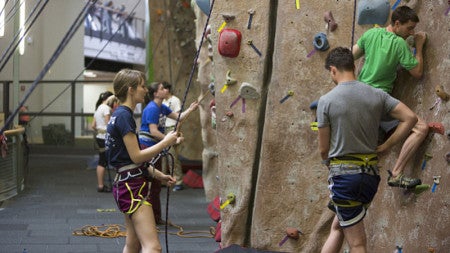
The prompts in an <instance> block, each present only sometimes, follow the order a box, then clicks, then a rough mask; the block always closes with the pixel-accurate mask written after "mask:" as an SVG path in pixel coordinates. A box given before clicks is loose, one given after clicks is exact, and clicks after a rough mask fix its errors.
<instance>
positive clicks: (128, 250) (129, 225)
mask: <svg viewBox="0 0 450 253" xmlns="http://www.w3.org/2000/svg"><path fill="white" fill-rule="evenodd" d="M125 226H126V229H127V237H126V239H125V246H124V247H123V253H139V250H141V244H140V243H139V239H138V236H137V234H136V232H135V231H134V226H133V222H132V221H131V219H130V216H128V214H125Z"/></svg>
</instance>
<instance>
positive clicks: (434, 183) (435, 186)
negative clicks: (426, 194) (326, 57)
mask: <svg viewBox="0 0 450 253" xmlns="http://www.w3.org/2000/svg"><path fill="white" fill-rule="evenodd" d="M440 179H441V176H434V177H433V186H432V187H431V192H436V188H437V186H438V185H439V181H440Z"/></svg>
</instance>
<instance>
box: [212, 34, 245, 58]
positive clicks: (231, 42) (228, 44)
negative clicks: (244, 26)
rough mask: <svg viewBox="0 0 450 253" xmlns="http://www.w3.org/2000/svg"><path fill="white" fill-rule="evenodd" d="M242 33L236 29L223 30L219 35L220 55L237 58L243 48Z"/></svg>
mask: <svg viewBox="0 0 450 253" xmlns="http://www.w3.org/2000/svg"><path fill="white" fill-rule="evenodd" d="M241 38H242V35H241V32H239V31H238V30H235V29H223V30H222V31H221V32H220V35H219V43H218V48H219V54H220V55H222V56H225V57H230V58H235V57H237V56H238V55H239V51H240V48H241Z"/></svg>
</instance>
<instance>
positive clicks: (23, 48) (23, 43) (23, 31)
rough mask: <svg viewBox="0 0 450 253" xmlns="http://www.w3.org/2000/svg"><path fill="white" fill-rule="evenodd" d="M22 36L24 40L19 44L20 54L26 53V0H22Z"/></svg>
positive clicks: (20, 22)
mask: <svg viewBox="0 0 450 253" xmlns="http://www.w3.org/2000/svg"><path fill="white" fill-rule="evenodd" d="M19 16H20V21H19V24H20V34H19V36H20V38H22V40H21V41H20V44H19V54H20V55H23V53H25V38H24V37H25V36H24V35H25V0H20V15H19Z"/></svg>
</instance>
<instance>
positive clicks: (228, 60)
mask: <svg viewBox="0 0 450 253" xmlns="http://www.w3.org/2000/svg"><path fill="white" fill-rule="evenodd" d="M194 2H195V1H192V3H194ZM211 2H212V1H211ZM354 2H355V1H350V0H323V1H298V3H299V6H296V1H294V0H292V1H276V0H273V1H237V0H221V1H215V4H214V6H213V10H212V13H211V20H210V23H209V24H210V26H211V34H210V36H209V38H210V48H209V50H210V51H212V55H213V58H212V59H213V60H212V61H211V58H210V57H208V54H207V53H206V52H207V50H208V46H207V44H205V45H204V47H203V48H204V51H203V53H202V55H201V57H200V60H199V65H198V69H199V76H198V81H199V82H200V84H201V87H202V88H201V90H202V92H207V86H208V84H209V83H210V82H211V81H213V82H214V84H215V103H216V114H217V118H216V128H215V129H211V127H210V126H209V124H208V122H209V117H210V116H211V113H210V112H209V111H208V108H207V106H208V105H206V104H204V105H203V110H202V111H201V118H202V122H203V125H202V126H203V130H202V131H203V135H202V137H203V143H204V144H205V143H206V144H207V145H206V146H207V152H206V153H208V154H210V156H207V157H206V158H208V159H209V162H210V165H211V166H209V167H206V168H205V167H204V170H206V171H207V173H208V174H209V175H210V176H209V177H208V178H204V180H205V185H207V187H206V189H205V190H206V191H207V192H209V195H207V196H208V197H209V199H211V196H212V195H213V193H215V192H218V194H219V195H220V196H221V197H222V200H223V201H225V200H226V197H227V195H229V194H234V195H235V196H236V198H235V203H234V204H230V205H228V206H226V207H225V208H224V209H223V210H222V212H221V215H222V246H224V247H226V246H228V245H231V244H239V245H242V246H246V247H251V248H256V249H261V250H271V251H280V252H308V253H309V252H319V251H320V248H321V246H322V245H323V242H324V241H325V239H326V237H327V235H328V231H329V226H330V222H331V220H332V218H333V213H332V212H330V211H329V210H328V209H327V207H326V204H327V202H328V191H327V170H326V168H324V167H323V166H321V165H320V156H319V153H318V150H317V135H316V132H314V131H312V130H311V129H310V122H312V121H313V120H314V115H313V113H312V112H311V111H310V109H309V105H310V103H311V102H313V101H314V100H317V99H318V98H319V97H320V96H321V95H323V94H325V93H326V92H328V91H329V90H330V89H332V88H333V86H334V84H333V83H332V82H331V79H330V77H329V74H328V72H327V71H326V70H325V69H324V67H323V65H324V59H325V57H326V54H327V52H321V51H314V47H313V37H314V36H315V35H316V34H317V33H319V32H322V33H324V34H326V35H327V38H328V42H329V44H330V47H331V48H333V47H336V46H345V47H350V46H351V45H352V42H353V43H354V42H356V40H357V39H358V38H359V37H360V36H361V35H362V33H363V32H364V31H366V30H367V29H369V28H371V27H372V25H358V24H356V25H355V27H354V29H353V10H354ZM358 2H359V1H358ZM396 2H397V1H393V0H391V1H390V4H391V6H392V5H394V4H395V3H396ZM413 2H414V3H413ZM399 3H400V5H401V4H414V5H415V6H413V7H414V8H415V10H416V11H417V12H418V14H419V17H420V18H421V22H420V23H419V24H418V26H417V28H416V30H423V31H426V32H427V33H428V37H429V39H428V42H427V45H426V49H425V53H424V61H425V70H424V77H423V78H422V79H421V80H415V79H413V78H412V77H410V76H409V75H408V73H406V72H404V71H402V70H399V79H398V83H397V84H396V85H397V88H396V89H395V91H394V95H395V96H396V97H398V98H399V99H400V100H402V101H403V102H405V103H406V104H407V105H408V106H410V108H411V109H412V110H413V111H415V112H416V113H417V114H418V115H419V116H420V117H423V118H424V119H425V120H426V121H428V122H439V123H441V124H442V125H443V126H444V127H445V129H450V118H449V116H448V112H449V103H448V102H446V101H444V100H442V99H440V98H439V97H438V96H437V95H436V92H435V87H436V86H437V85H442V87H443V88H444V90H446V91H447V92H449V91H450V85H449V77H450V74H449V72H448V69H449V67H450V51H449V50H450V41H449V38H450V36H449V35H450V22H449V18H450V17H449V16H446V15H445V12H446V10H447V9H448V7H449V5H448V3H447V1H444V0H422V1H421V0H419V1H411V2H410V1H404V0H402V1H399ZM250 9H252V10H254V11H255V12H254V15H253V17H252V23H251V27H250V29H248V21H249V13H248V11H249V10H250ZM327 11H331V12H332V14H333V16H334V19H335V21H336V23H337V24H338V27H337V29H336V30H334V31H332V32H331V30H330V29H328V28H327V26H326V22H325V20H324V13H325V12H327ZM196 16H197V22H196V26H197V40H196V42H197V45H198V44H199V41H200V40H201V35H202V31H203V29H204V25H205V22H206V15H205V14H204V13H202V12H200V11H198V9H197V10H196ZM224 21H226V24H225V29H236V30H238V31H239V32H240V33H241V35H242V41H241V43H240V51H239V54H238V56H237V57H234V58H232V57H226V56H223V55H222V54H221V53H219V50H218V45H219V43H220V41H219V36H220V33H219V31H218V29H220V27H221V26H222V25H223V24H224ZM380 25H381V26H385V25H387V24H380ZM353 36H354V39H353ZM249 40H251V41H252V42H253V45H254V46H255V47H256V49H257V50H258V51H259V52H260V53H261V55H259V54H258V52H257V50H255V49H253V48H252V47H251V46H250V45H248V44H247V41H249ZM360 64H361V62H359V61H358V62H357V66H360ZM227 73H230V74H229V77H230V78H233V79H236V81H237V82H236V84H230V85H229V86H228V88H227V89H224V90H223V92H222V89H223V88H224V84H226V82H227ZM248 84H249V85H250V86H248ZM289 92H293V95H292V96H290V97H289V98H288V99H286V100H285V101H284V102H283V103H281V102H280V100H281V99H282V98H283V97H285V96H286V95H288V93H289ZM248 93H250V95H251V96H250V95H249V94H248ZM291 94H292V93H291ZM242 98H245V99H242ZM399 150H400V145H398V146H397V147H395V148H394V149H393V150H392V151H391V152H390V153H389V154H388V155H386V156H385V157H382V159H381V166H382V168H381V171H382V174H381V177H382V182H381V184H380V187H379V191H378V193H377V195H376V198H375V200H374V202H373V204H372V205H371V207H370V209H369V213H368V215H367V216H366V218H365V224H366V232H367V235H368V246H369V250H370V251H369V252H393V251H394V250H395V248H396V246H402V247H403V250H404V251H405V252H427V250H428V248H430V247H431V248H433V249H434V250H435V252H446V251H448V248H449V247H450V232H449V229H450V212H449V207H448V205H449V202H450V197H449V194H448V192H449V190H450V185H449V184H450V181H449V174H450V167H449V164H448V162H447V160H446V154H447V152H449V151H450V145H449V138H448V134H447V133H445V134H444V135H442V134H438V133H434V132H432V133H430V134H429V135H428V137H427V139H426V140H425V142H424V144H423V145H422V147H421V148H420V150H419V152H418V153H417V154H416V157H415V159H414V160H413V161H411V163H410V165H409V168H411V169H409V170H407V171H406V172H405V173H406V174H407V175H410V176H416V177H420V178H421V179H422V181H423V183H426V184H430V185H432V184H433V179H434V176H440V184H439V185H438V186H437V187H436V189H435V192H431V190H429V191H426V192H424V193H422V194H420V195H416V194H414V193H412V192H406V191H405V190H403V189H398V188H391V187H389V186H387V183H386V180H387V172H386V170H387V169H389V168H391V167H392V166H393V164H394V162H395V159H396V157H397V156H398V153H399ZM204 153H205V152H204ZM425 153H427V154H431V155H432V156H433V158H432V159H431V160H429V161H428V162H427V163H426V166H425V168H424V169H423V170H422V169H421V166H422V161H423V158H424V154H425ZM211 154H214V155H211ZM204 159H205V156H204ZM204 162H205V161H204ZM204 173H205V171H204ZM211 175H217V176H218V181H217V179H216V177H213V176H211ZM287 227H293V228H297V229H299V230H300V231H301V232H303V235H301V236H300V238H299V239H298V240H293V239H289V240H287V241H286V242H285V243H284V244H283V245H282V246H279V242H280V241H281V240H282V239H283V238H284V236H285V230H286V228H287ZM344 247H345V246H344Z"/></svg>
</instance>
